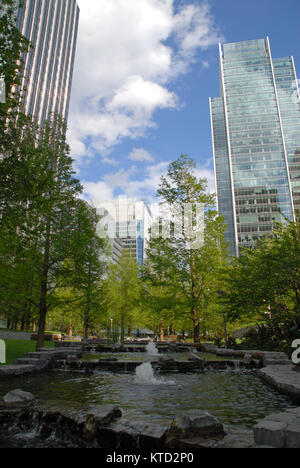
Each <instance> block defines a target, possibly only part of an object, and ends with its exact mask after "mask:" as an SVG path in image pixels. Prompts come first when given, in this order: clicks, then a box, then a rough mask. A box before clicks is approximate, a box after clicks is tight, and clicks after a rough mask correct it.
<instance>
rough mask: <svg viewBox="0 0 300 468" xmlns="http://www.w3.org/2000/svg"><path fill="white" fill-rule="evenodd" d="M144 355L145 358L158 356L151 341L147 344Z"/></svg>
mask: <svg viewBox="0 0 300 468" xmlns="http://www.w3.org/2000/svg"><path fill="white" fill-rule="evenodd" d="M146 353H147V357H151V356H159V352H158V349H157V347H156V346H155V344H154V343H153V341H149V343H148V344H147V346H146Z"/></svg>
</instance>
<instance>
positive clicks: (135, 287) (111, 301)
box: [105, 249, 141, 344]
mask: <svg viewBox="0 0 300 468" xmlns="http://www.w3.org/2000/svg"><path fill="white" fill-rule="evenodd" d="M105 290H106V294H107V311H108V314H109V317H110V318H113V320H114V323H118V324H119V326H120V328H121V343H122V344H123V343H124V337H125V326H127V327H129V328H131V327H132V324H133V321H134V319H135V316H136V312H137V308H138V306H139V304H140V297H141V296H140V294H141V283H140V278H139V269H138V264H137V261H136V259H135V258H134V257H133V256H132V253H131V252H130V251H129V250H127V249H124V250H123V254H122V257H121V258H120V259H119V261H118V263H113V264H111V265H110V268H109V274H108V278H107V280H106V285H105Z"/></svg>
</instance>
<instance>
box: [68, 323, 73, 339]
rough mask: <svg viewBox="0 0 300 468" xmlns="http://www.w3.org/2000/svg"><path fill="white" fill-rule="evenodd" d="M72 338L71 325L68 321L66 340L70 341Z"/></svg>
mask: <svg viewBox="0 0 300 468" xmlns="http://www.w3.org/2000/svg"><path fill="white" fill-rule="evenodd" d="M72 339H73V327H72V322H68V340H69V341H72Z"/></svg>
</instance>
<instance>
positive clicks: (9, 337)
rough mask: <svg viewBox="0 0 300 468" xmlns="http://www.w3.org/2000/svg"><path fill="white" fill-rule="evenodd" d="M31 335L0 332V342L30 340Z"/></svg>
mask: <svg viewBox="0 0 300 468" xmlns="http://www.w3.org/2000/svg"><path fill="white" fill-rule="evenodd" d="M31 335H32V333H25V332H10V331H1V330H0V340H26V341H30V340H31Z"/></svg>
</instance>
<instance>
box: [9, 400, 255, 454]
mask: <svg viewBox="0 0 300 468" xmlns="http://www.w3.org/2000/svg"><path fill="white" fill-rule="evenodd" d="M19 394H22V392H21V391H19ZM26 397H27V394H26ZM226 432H227V430H226V428H224V427H223V425H222V424H221V423H220V421H218V420H217V419H216V418H215V417H214V416H213V415H211V414H210V413H208V412H206V411H201V410H197V409H195V410H193V411H187V412H178V413H176V414H175V415H174V419H173V422H172V423H171V425H168V426H164V425H159V424H152V423H150V424H149V423H148V422H146V421H129V420H127V419H126V418H124V417H123V411H122V410H121V409H120V408H118V407H116V406H113V405H104V406H96V407H94V408H91V409H89V410H86V411H85V412H83V411H81V412H80V414H78V412H77V413H76V412H74V410H71V409H70V410H61V409H59V410H57V409H55V408H54V407H49V405H48V406H41V404H39V403H37V402H33V401H31V402H30V401H27V402H24V406H23V407H22V403H20V402H19V400H18V401H17V403H15V404H14V403H9V404H5V403H0V445H1V446H3V442H2V441H3V440H4V441H6V446H7V447H10V444H12V446H15V445H14V444H15V440H17V441H18V443H19V444H22V436H23V435H24V440H25V441H26V446H27V447H28V446H29V447H30V446H33V447H36V446H37V444H41V442H42V444H43V446H44V447H47V446H48V444H49V443H50V444H51V447H52V448H60V447H70V448H102V449H109V450H111V449H118V450H119V451H122V450H123V451H124V450H125V451H126V453H128V451H129V450H143V449H146V450H147V449H148V450H155V451H159V450H166V449H168V450H170V449H172V448H176V449H177V450H178V449H187V448H219V447H220V448H233V447H234V448H244V447H249V446H252V445H254V440H253V435H252V434H251V432H250V431H248V432H247V431H242V433H239V432H238V431H233V432H227V433H226ZM246 432H247V434H246ZM28 434H31V436H32V437H33V438H32V442H31V444H32V445H30V442H29V439H28V437H27V435H28ZM15 438H16V439H15Z"/></svg>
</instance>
